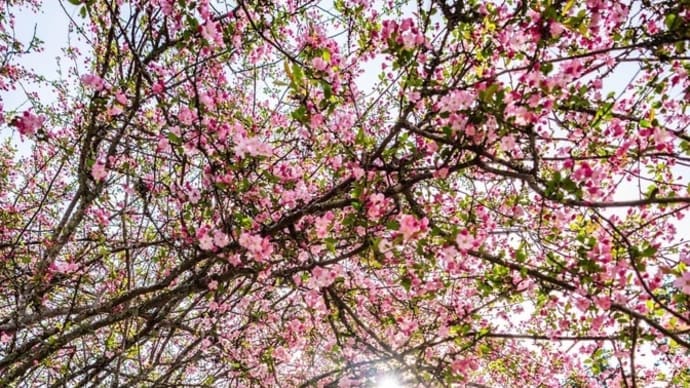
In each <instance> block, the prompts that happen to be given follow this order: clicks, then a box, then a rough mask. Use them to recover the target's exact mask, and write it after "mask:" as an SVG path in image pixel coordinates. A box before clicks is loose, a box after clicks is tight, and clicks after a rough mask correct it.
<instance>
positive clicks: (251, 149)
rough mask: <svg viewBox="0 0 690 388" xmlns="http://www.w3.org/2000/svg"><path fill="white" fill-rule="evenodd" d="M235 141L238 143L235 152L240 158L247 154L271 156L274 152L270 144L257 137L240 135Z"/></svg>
mask: <svg viewBox="0 0 690 388" xmlns="http://www.w3.org/2000/svg"><path fill="white" fill-rule="evenodd" d="M235 141H236V143H237V144H236V145H235V154H237V156H239V157H240V158H243V157H244V156H245V155H246V154H249V155H251V156H271V155H272V153H273V151H272V150H271V147H270V146H269V145H268V144H266V143H262V142H261V141H260V140H259V139H258V138H256V137H252V138H246V137H239V139H236V140H235Z"/></svg>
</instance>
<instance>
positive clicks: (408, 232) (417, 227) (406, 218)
mask: <svg viewBox="0 0 690 388" xmlns="http://www.w3.org/2000/svg"><path fill="white" fill-rule="evenodd" d="M399 222H400V229H399V232H400V233H402V235H403V239H404V240H409V239H410V238H412V237H413V236H415V235H416V234H417V233H419V232H423V231H425V230H426V228H427V225H428V224H429V220H427V219H426V218H423V219H421V220H418V219H417V218H416V217H415V216H413V215H410V214H403V215H402V216H400V218H399Z"/></svg>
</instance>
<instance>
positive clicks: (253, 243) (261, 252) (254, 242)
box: [239, 232, 273, 261]
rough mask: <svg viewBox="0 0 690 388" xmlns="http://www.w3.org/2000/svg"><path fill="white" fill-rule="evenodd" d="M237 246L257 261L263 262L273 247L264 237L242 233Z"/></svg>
mask: <svg viewBox="0 0 690 388" xmlns="http://www.w3.org/2000/svg"><path fill="white" fill-rule="evenodd" d="M239 244H240V246H241V247H243V248H245V249H246V250H247V251H249V253H250V254H251V255H252V257H254V259H256V260H257V261H265V260H266V259H268V258H269V256H270V255H271V254H272V253H273V246H272V245H271V242H270V241H269V240H268V238H266V237H261V236H259V235H256V234H251V233H247V232H244V233H242V234H240V238H239Z"/></svg>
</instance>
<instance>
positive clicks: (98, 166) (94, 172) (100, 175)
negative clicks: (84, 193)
mask: <svg viewBox="0 0 690 388" xmlns="http://www.w3.org/2000/svg"><path fill="white" fill-rule="evenodd" d="M107 175H108V172H107V171H106V169H105V163H103V162H102V161H98V162H96V163H94V164H93V167H91V176H93V179H95V180H96V182H100V181H102V180H103V179H105V177H106V176H107Z"/></svg>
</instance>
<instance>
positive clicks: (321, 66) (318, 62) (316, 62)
mask: <svg viewBox="0 0 690 388" xmlns="http://www.w3.org/2000/svg"><path fill="white" fill-rule="evenodd" d="M311 65H312V66H313V67H314V70H316V71H326V69H328V63H326V61H324V60H323V58H321V57H315V58H314V59H312V60H311Z"/></svg>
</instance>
